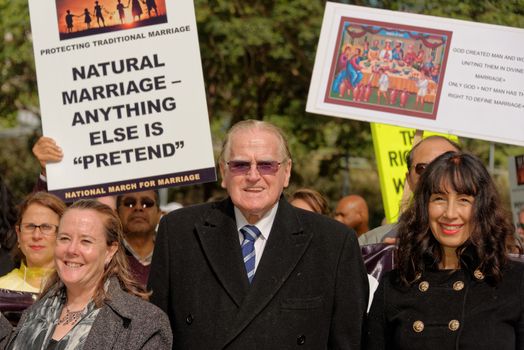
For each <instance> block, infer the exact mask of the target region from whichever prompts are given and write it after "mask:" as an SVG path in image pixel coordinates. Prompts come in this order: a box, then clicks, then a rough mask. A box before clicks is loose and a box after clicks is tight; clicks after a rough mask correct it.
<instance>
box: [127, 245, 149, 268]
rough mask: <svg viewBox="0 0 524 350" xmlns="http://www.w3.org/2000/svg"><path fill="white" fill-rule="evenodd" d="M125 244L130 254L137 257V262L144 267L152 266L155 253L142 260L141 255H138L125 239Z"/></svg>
mask: <svg viewBox="0 0 524 350" xmlns="http://www.w3.org/2000/svg"><path fill="white" fill-rule="evenodd" d="M122 241H123V243H124V247H125V248H126V249H127V250H128V251H129V253H131V255H133V256H134V257H135V259H136V260H138V261H139V262H140V263H141V264H142V265H144V266H148V265H150V264H151V260H152V259H153V252H151V253H149V255H148V256H146V257H144V258H142V257H141V256H140V255H138V254H137V253H136V252H135V251H134V250H133V248H132V247H131V245H130V244H129V243H127V241H126V240H125V239H123V240H122Z"/></svg>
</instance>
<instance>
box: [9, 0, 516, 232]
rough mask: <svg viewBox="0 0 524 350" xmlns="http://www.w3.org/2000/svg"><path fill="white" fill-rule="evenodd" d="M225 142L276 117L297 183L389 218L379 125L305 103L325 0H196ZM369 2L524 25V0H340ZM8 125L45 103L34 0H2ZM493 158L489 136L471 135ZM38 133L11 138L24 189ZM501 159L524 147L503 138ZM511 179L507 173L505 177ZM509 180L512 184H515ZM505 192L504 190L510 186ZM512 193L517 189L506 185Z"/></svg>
mask: <svg viewBox="0 0 524 350" xmlns="http://www.w3.org/2000/svg"><path fill="white" fill-rule="evenodd" d="M194 1H195V9H196V16H197V25H198V33H199V41H200V51H201V55H202V64H203V69H204V78H205V83H206V91H207V102H208V109H209V115H210V124H211V132H212V135H213V142H214V148H215V151H216V152H217V153H218V150H219V149H220V146H221V141H222V139H223V136H224V134H225V132H226V131H227V129H228V128H229V127H230V126H231V125H232V124H234V123H235V122H237V121H239V120H242V119H247V118H253V119H265V120H268V121H271V122H273V123H275V124H277V125H279V126H280V127H282V128H283V129H284V131H285V132H286V133H287V135H288V136H289V143H290V145H291V149H292V153H293V156H294V159H293V161H294V170H293V174H292V184H291V189H290V190H293V189H295V188H297V187H302V186H306V187H312V188H315V189H317V190H319V191H321V192H322V193H323V194H325V195H326V196H327V197H328V198H329V201H330V204H331V208H334V205H335V204H336V202H337V201H338V199H339V198H340V197H342V196H343V195H344V194H346V192H347V191H349V192H352V193H357V194H360V195H362V196H363V197H365V198H366V199H367V200H368V205H369V207H370V210H371V222H372V226H373V225H377V224H378V223H379V220H380V219H381V218H382V216H383V215H384V214H383V210H382V200H381V197H380V190H379V186H378V175H377V172H376V165H375V159H374V154H373V147H372V141H371V133H370V130H369V124H368V123H366V122H358V121H354V120H346V119H340V118H332V117H327V116H318V115H312V114H309V113H306V112H305V104H306V100H307V93H308V90H309V82H310V78H311V73H312V69H313V63H314V59H315V53H316V46H317V42H318V37H319V34H320V26H321V22H322V16H323V12H324V6H325V1H317V0H272V1H269V0H268V1H256V2H247V1H240V0H194ZM340 2H345V3H353V4H356V5H362V6H374V7H380V8H385V9H392V10H399V11H408V12H415V13H423V14H430V15H436V16H442V17H452V18H459V19H466V20H475V21H479V22H487V23H494V24H503V25H509V26H514V27H524V13H523V12H524V0H516V1H504V2H495V1H492V0H460V1H458V0H453V1H451V0H445V1H444V0H441V1H420V0H403V1H388V0H374V1H373V0H369V1H340ZM0 11H1V12H0V13H2V17H3V21H2V24H1V25H0V31H1V37H0V38H1V39H0V42H1V44H0V45H1V47H0V54H1V55H2V59H1V60H0V74H1V78H0V82H1V84H2V85H1V89H0V127H2V128H6V127H11V126H14V125H15V124H16V115H17V112H18V110H20V109H25V110H31V111H36V112H37V111H38V100H37V91H36V75H35V70H34V60H33V53H32V47H31V35H30V26H29V14H28V9H27V2H26V1H8V0H0ZM462 141H463V143H464V144H465V148H466V149H468V150H470V151H472V152H473V153H475V154H477V155H479V156H481V157H482V158H483V159H484V160H485V161H486V163H487V159H488V153H489V152H488V151H487V150H488V149H489V143H487V142H484V141H478V140H466V139H462ZM33 142H34V137H33V138H31V137H30V138H29V139H24V140H16V142H15V140H9V139H5V138H4V139H2V145H5V144H7V143H9V145H10V146H9V148H6V147H0V171H1V172H2V174H3V175H4V178H5V179H6V182H7V183H8V184H9V185H10V187H11V189H12V190H13V192H14V193H15V195H17V196H18V198H20V196H21V195H22V194H23V193H27V192H28V191H30V190H31V188H32V185H33V183H34V181H35V180H36V177H37V174H38V164H37V162H36V161H35V160H34V159H32V157H31V153H30V149H31V146H32V144H33ZM496 150H497V153H496V163H495V166H496V167H498V168H502V169H506V162H507V155H510V154H511V155H516V154H519V153H523V152H522V148H519V147H515V146H508V145H497V148H496ZM499 179H500V181H499V183H500V184H501V186H503V185H504V179H505V177H504V176H500V177H499ZM504 188H507V184H506V187H504ZM501 192H503V193H504V190H502V191H501ZM506 192H507V191H506ZM220 195H223V192H222V191H221V190H220V188H219V183H213V184H205V185H198V186H188V187H184V188H175V189H171V191H170V200H176V201H178V202H182V203H184V204H190V203H196V202H202V201H205V200H207V199H208V198H210V197H216V196H220Z"/></svg>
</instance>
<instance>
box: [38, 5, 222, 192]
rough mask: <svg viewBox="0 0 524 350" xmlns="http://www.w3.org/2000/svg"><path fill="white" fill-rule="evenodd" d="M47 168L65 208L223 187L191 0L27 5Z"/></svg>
mask: <svg viewBox="0 0 524 350" xmlns="http://www.w3.org/2000/svg"><path fill="white" fill-rule="evenodd" d="M29 9H30V14H31V27H32V35H33V46H34V53H35V62H36V71H37V79H38V88H39V89H38V92H39V99H40V110H41V115H42V128H43V134H44V135H45V136H49V137H51V138H53V139H54V140H55V141H56V142H57V144H58V145H59V146H60V147H61V148H62V149H63V151H64V158H63V160H62V161H61V162H59V163H54V164H49V165H48V166H47V167H46V170H47V177H48V179H47V180H48V189H49V191H51V192H53V193H55V194H57V195H58V196H60V197H62V198H63V199H65V200H66V201H72V200H76V199H79V198H85V197H99V196H107V195H117V194H120V193H124V192H130V191H141V190H146V189H157V188H161V187H170V186H181V185H189V184H195V183H201V182H209V181H215V180H216V170H215V163H214V156H213V148H212V142H211V133H210V128H209V121H208V113H207V105H206V98H205V90H204V80H203V74H202V67H201V65H200V64H199V62H200V52H199V46H198V34H197V27H196V20H195V12H194V7H193V2H192V1H191V0H177V1H173V0H140V1H139V0H98V1H91V0H89V1H88V0H74V1H73V0H55V1H54V2H53V1H52V2H49V1H40V0H30V1H29Z"/></svg>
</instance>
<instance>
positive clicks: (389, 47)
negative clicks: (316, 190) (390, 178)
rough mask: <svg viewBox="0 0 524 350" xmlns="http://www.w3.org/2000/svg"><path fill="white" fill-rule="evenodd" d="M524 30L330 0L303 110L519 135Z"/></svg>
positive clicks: (515, 139) (504, 137)
mask: <svg viewBox="0 0 524 350" xmlns="http://www.w3.org/2000/svg"><path fill="white" fill-rule="evenodd" d="M523 41H524V30H522V29H517V28H510V27H502V26H494V25H488V24H480V23H473V22H466V21H459V20H453V19H448V18H439V17H432V16H423V15H416V14H409V13H401V12H394V11H386V10H377V9H372V8H364V7H358V6H351V5H344V4H335V3H327V5H326V11H325V14H324V20H323V24H322V31H321V34H320V40H319V44H318V48H317V55H316V60H315V67H314V70H313V76H312V79H311V85H310V91H309V96H308V101H307V107H306V109H307V111H308V112H311V113H318V114H326V115H331V116H336V117H342V118H348V119H357V120H364V121H370V122H379V123H384V124H390V125H397V126H402V127H408V128H415V129H421V130H431V131H435V132H441V133H445V134H448V133H449V134H454V135H459V136H466V137H471V138H478V139H484V140H490V141H497V142H503V143H510V144H516V145H524V137H522V130H524V85H523V84H522V80H523V79H524V46H522V45H515V44H514V43H516V42H523Z"/></svg>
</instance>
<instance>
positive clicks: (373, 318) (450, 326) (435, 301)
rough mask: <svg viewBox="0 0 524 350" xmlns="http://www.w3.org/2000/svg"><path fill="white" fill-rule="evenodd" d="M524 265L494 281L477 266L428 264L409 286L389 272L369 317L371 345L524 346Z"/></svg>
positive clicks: (373, 349)
mask: <svg viewBox="0 0 524 350" xmlns="http://www.w3.org/2000/svg"><path fill="white" fill-rule="evenodd" d="M523 308H524V264H523V263H520V262H515V261H510V262H509V263H508V264H507V265H506V266H505V268H504V269H503V277H502V280H501V281H500V282H499V283H498V284H496V285H493V284H489V283H488V281H487V279H486V278H484V275H483V274H482V273H481V272H480V271H479V270H478V269H476V270H468V269H461V270H437V269H430V268H428V269H427V270H426V271H425V272H424V273H423V274H422V276H421V277H420V278H419V279H418V280H417V281H416V282H415V283H413V284H412V285H411V286H410V287H404V286H401V285H400V283H399V280H398V271H397V270H393V271H391V272H389V273H387V274H385V275H384V277H383V278H382V280H381V282H380V285H379V287H378V289H377V291H376V293H375V295H374V298H373V303H372V306H371V310H370V313H369V317H368V335H367V348H368V349H370V350H378V349H381V350H382V349H402V350H404V349H405V350H408V349H414V350H415V349H416V350H420V349H427V350H431V349H438V350H448V349H461V350H462V349H464V350H468V349H474V350H484V349H485V350H515V349H524V313H523Z"/></svg>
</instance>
